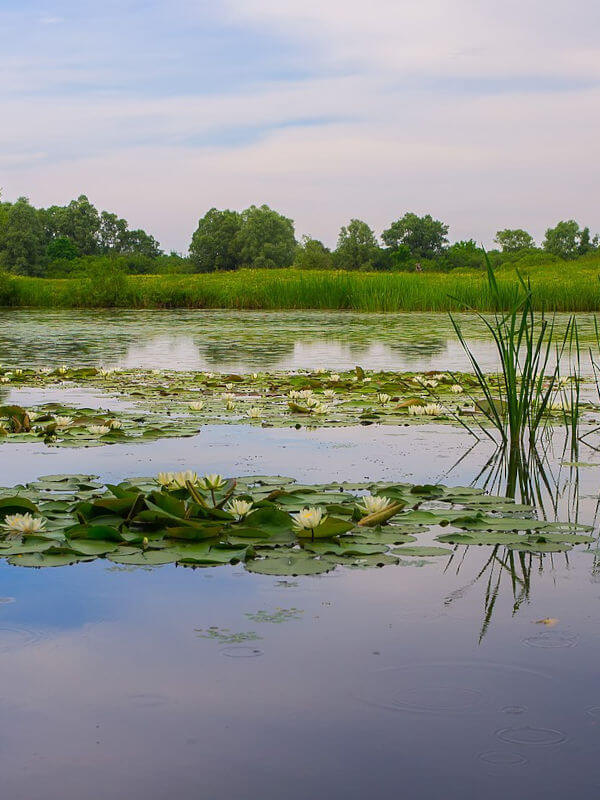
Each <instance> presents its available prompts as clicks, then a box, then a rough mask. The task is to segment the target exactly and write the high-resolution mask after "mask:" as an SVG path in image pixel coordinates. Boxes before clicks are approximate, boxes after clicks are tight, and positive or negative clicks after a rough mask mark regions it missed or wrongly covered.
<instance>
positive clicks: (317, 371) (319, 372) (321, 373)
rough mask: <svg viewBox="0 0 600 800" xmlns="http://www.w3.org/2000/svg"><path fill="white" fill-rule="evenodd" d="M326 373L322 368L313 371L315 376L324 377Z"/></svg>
mask: <svg viewBox="0 0 600 800" xmlns="http://www.w3.org/2000/svg"><path fill="white" fill-rule="evenodd" d="M326 372H327V370H325V369H323V368H322V367H319V369H316V370H315V375H325V373H326Z"/></svg>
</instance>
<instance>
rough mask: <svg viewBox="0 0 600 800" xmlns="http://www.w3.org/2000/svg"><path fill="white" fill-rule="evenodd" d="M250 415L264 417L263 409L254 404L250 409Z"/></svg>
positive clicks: (252, 417) (256, 417)
mask: <svg viewBox="0 0 600 800" xmlns="http://www.w3.org/2000/svg"><path fill="white" fill-rule="evenodd" d="M248 416H249V417H250V419H260V418H261V417H262V411H261V410H260V408H258V407H257V406H253V407H252V408H251V409H250V411H248Z"/></svg>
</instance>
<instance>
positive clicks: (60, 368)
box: [56, 364, 67, 375]
mask: <svg viewBox="0 0 600 800" xmlns="http://www.w3.org/2000/svg"><path fill="white" fill-rule="evenodd" d="M56 371H57V372H58V374H59V375H64V374H65V373H66V371H67V368H66V367H65V365H64V364H63V366H62V367H59V368H58V369H57V370H56Z"/></svg>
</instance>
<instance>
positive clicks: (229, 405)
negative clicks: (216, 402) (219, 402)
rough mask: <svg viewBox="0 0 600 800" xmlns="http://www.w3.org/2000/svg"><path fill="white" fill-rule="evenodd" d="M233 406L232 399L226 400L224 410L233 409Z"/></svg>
mask: <svg viewBox="0 0 600 800" xmlns="http://www.w3.org/2000/svg"><path fill="white" fill-rule="evenodd" d="M234 408H235V403H234V402H233V400H228V401H227V402H226V403H225V410H226V411H233V410H234Z"/></svg>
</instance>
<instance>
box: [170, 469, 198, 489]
mask: <svg viewBox="0 0 600 800" xmlns="http://www.w3.org/2000/svg"><path fill="white" fill-rule="evenodd" d="M188 482H189V483H191V484H192V486H195V485H196V484H197V483H199V480H198V476H197V475H196V473H195V472H193V470H191V469H186V470H185V472H175V473H174V474H173V485H174V486H176V487H177V488H178V489H185V488H186V484H187V483H188Z"/></svg>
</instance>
